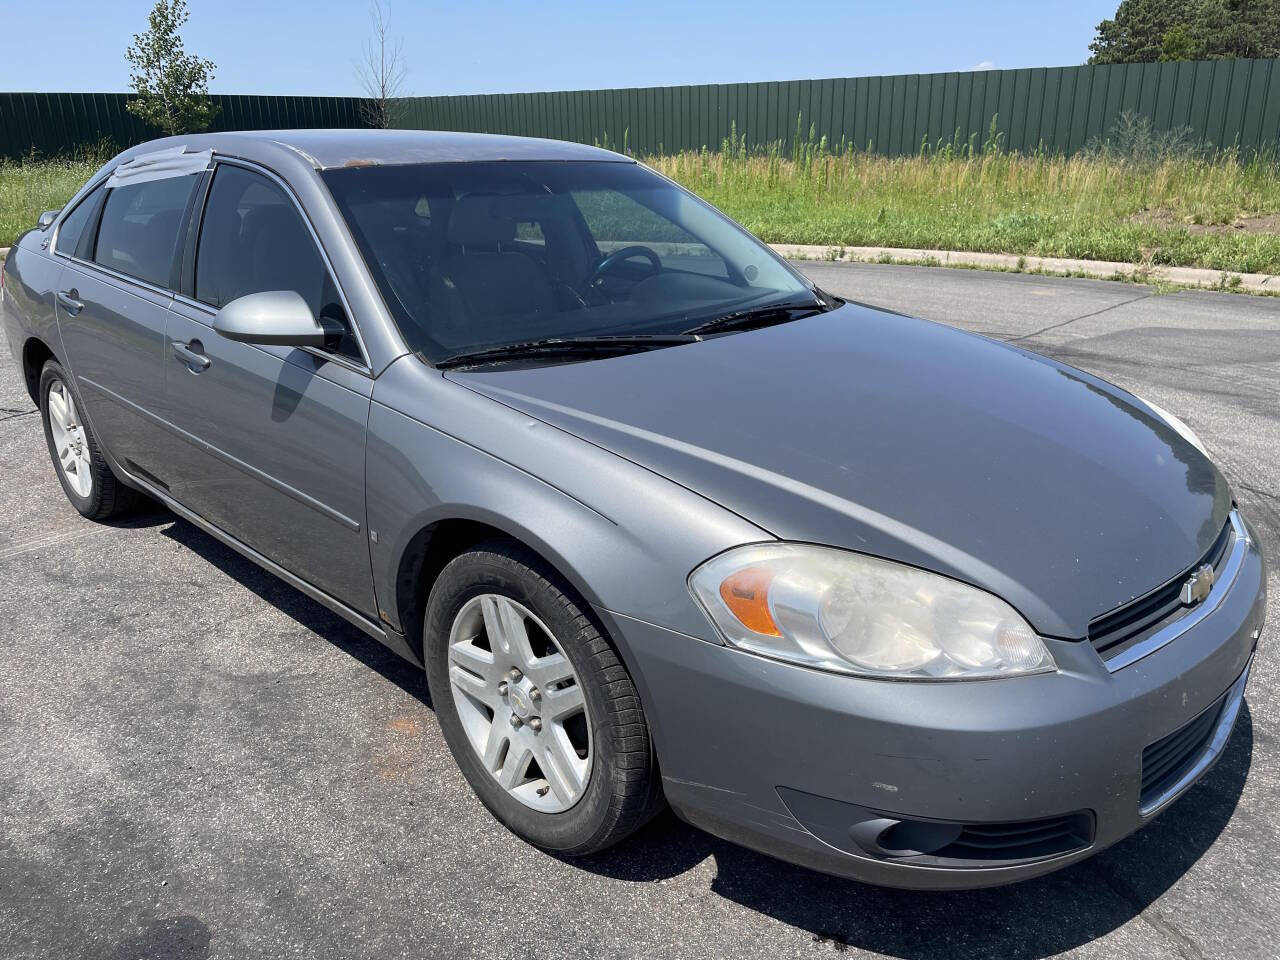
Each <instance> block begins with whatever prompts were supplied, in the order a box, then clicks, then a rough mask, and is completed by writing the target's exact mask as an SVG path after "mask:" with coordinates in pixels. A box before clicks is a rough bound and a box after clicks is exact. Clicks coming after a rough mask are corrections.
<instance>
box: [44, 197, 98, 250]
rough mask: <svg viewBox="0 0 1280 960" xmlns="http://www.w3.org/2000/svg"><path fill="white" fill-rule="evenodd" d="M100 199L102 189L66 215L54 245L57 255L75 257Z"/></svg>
mask: <svg viewBox="0 0 1280 960" xmlns="http://www.w3.org/2000/svg"><path fill="white" fill-rule="evenodd" d="M101 199H102V188H101V187H98V188H97V189H95V190H93V191H92V192H90V194H89V195H88V196H87V197H85V198H84V199H83V200H81V201H80V202H79V203H78V204H76V208H75V209H74V210H72V211H71V212H70V213H69V214H67V215H66V217H65V218H64V219H63V221H62V225H61V226H60V227H58V240H57V242H56V244H55V245H54V249H56V250H57V251H58V253H62V254H66V255H67V256H68V257H74V256H76V251H77V249H79V247H80V239H81V237H82V236H83V234H84V228H85V225H86V224H88V223H89V221H90V220H92V219H93V215H94V214H95V213H96V212H97V210H98V203H99V201H100V200H101Z"/></svg>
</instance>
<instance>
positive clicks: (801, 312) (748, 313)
mask: <svg viewBox="0 0 1280 960" xmlns="http://www.w3.org/2000/svg"><path fill="white" fill-rule="evenodd" d="M827 309H828V306H827V304H825V303H823V302H822V301H821V300H810V301H808V302H807V303H769V304H765V305H764V306H761V307H751V308H750V309H749V310H735V311H734V312H733V313H726V314H725V315H724V316H722V317H716V318H715V319H714V320H707V321H705V322H704V323H700V324H698V325H697V326H696V327H690V328H689V329H688V330H686V331H685V333H687V334H691V335H694V336H701V335H702V334H705V333H720V332H722V331H727V330H746V329H748V328H750V327H768V326H772V325H773V324H775V323H786V322H787V321H788V320H801V319H803V318H804V317H810V316H813V315H814V314H815V313H822V312H823V311H825V310H827Z"/></svg>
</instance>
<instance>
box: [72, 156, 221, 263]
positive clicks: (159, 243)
mask: <svg viewBox="0 0 1280 960" xmlns="http://www.w3.org/2000/svg"><path fill="white" fill-rule="evenodd" d="M198 179H199V178H198V177H197V176H195V175H190V176H184V177H165V178H164V179H161V180H148V181H146V182H144V183H131V184H125V185H123V186H119V187H113V188H111V189H110V190H108V191H107V202H106V206H105V207H104V208H103V210H102V223H101V225H100V226H99V227H98V243H97V247H96V249H95V251H94V256H93V259H94V260H95V261H97V262H98V263H100V264H102V265H103V266H104V267H109V268H110V269H112V270H118V271H119V272H120V273H123V274H126V275H128V276H130V277H137V278H138V279H139V280H145V281H146V282H147V283H152V284H155V285H156V286H158V287H169V286H172V285H173V284H172V283H171V282H170V277H171V274H172V272H173V267H174V263H175V260H176V259H177V254H178V233H179V231H180V230H181V228H182V216H183V213H184V212H185V211H186V208H187V202H188V201H189V200H190V199H191V193H192V191H193V190H195V187H196V183H197V182H198Z"/></svg>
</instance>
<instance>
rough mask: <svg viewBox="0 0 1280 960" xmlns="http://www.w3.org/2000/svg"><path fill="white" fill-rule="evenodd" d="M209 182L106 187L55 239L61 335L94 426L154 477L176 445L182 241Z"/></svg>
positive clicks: (190, 179)
mask: <svg viewBox="0 0 1280 960" xmlns="http://www.w3.org/2000/svg"><path fill="white" fill-rule="evenodd" d="M200 176H201V175H200V174H187V175H183V176H172V177H164V178H161V179H154V180H148V181H145V182H141V183H128V184H122V185H120V186H117V187H112V186H108V185H104V186H101V187H99V188H97V189H96V190H94V191H93V192H92V193H90V194H89V195H88V196H86V197H85V199H84V200H83V201H82V202H81V203H80V204H78V205H77V207H76V209H75V210H73V211H72V212H71V213H70V214H68V215H67V217H66V219H65V220H64V221H63V222H62V223H61V225H60V226H59V228H58V235H57V237H56V239H55V252H56V254H57V255H59V256H60V257H62V258H65V262H66V266H65V267H64V269H63V271H62V276H61V277H60V278H59V283H58V291H57V296H56V300H57V309H58V328H59V331H60V333H61V336H62V345H63V351H64V353H65V356H66V359H67V363H68V365H69V367H70V370H71V373H72V375H73V376H74V377H75V380H76V386H77V388H78V390H79V393H80V396H81V399H82V401H83V403H84V406H85V408H86V412H87V415H88V417H89V422H90V423H91V424H92V425H93V428H94V430H95V431H96V432H97V434H98V438H99V441H100V442H101V443H102V444H103V445H104V446H105V447H106V449H107V450H108V452H110V453H111V454H112V455H113V456H114V457H115V458H116V459H117V460H118V461H119V462H120V463H121V464H122V465H124V467H125V468H126V469H128V470H133V471H137V470H139V468H141V472H142V473H144V474H151V475H152V476H153V477H154V476H157V475H158V476H161V477H162V476H163V473H164V470H163V464H162V460H163V457H162V456H161V454H160V451H161V449H162V448H163V446H164V444H165V443H166V442H167V440H168V438H167V436H165V434H164V431H163V428H162V426H161V423H160V410H161V407H162V405H163V398H164V387H163V385H164V366H163V358H164V350H165V325H166V323H167V321H168V316H169V312H168V306H169V303H170V301H171V300H172V298H173V294H172V290H171V288H172V287H173V286H174V283H175V279H176V276H177V274H176V271H177V268H178V264H179V256H178V248H179V242H178V238H179V234H180V232H181V229H182V223H183V219H184V217H185V216H186V214H187V212H188V205H189V204H190V202H191V200H192V198H193V196H194V194H195V189H196V186H197V184H198V182H199V180H200ZM109 183H110V181H108V184H109Z"/></svg>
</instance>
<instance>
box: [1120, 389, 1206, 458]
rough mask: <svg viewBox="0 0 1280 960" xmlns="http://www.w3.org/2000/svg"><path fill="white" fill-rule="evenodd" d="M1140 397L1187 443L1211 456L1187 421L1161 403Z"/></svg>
mask: <svg viewBox="0 0 1280 960" xmlns="http://www.w3.org/2000/svg"><path fill="white" fill-rule="evenodd" d="M1134 396H1135V397H1138V395H1137V394H1136V393H1135V394H1134ZM1138 399H1139V400H1141V401H1142V402H1143V403H1145V404H1146V405H1147V406H1148V407H1150V408H1151V409H1152V411H1154V412H1155V414H1156V416H1158V417H1159V418H1160V419H1161V420H1163V421H1164V422H1165V423H1167V424H1168V425H1169V426H1171V427H1173V429H1174V432H1175V433H1177V434H1178V436H1180V437H1182V439H1183V440H1185V441H1187V443H1189V444H1191V445H1192V446H1193V447H1195V448H1196V449H1197V450H1199V451H1200V452H1201V453H1203V454H1204V455H1205V456H1206V457H1208V456H1209V451H1208V450H1206V449H1205V448H1204V444H1203V443H1201V442H1200V438H1199V437H1197V436H1196V435H1195V432H1194V431H1193V430H1192V429H1191V428H1190V427H1188V426H1187V425H1186V424H1185V423H1183V422H1182V421H1181V420H1179V419H1178V418H1177V417H1175V416H1174V415H1173V414H1172V413H1170V412H1169V411H1168V410H1166V409H1165V408H1164V407H1162V406H1160V405H1159V404H1156V403H1152V402H1151V401H1150V400H1148V399H1147V398H1146V397H1138ZM1211 459H1212V458H1211Z"/></svg>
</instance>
